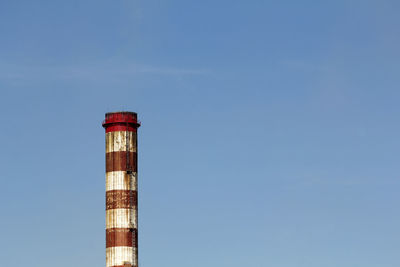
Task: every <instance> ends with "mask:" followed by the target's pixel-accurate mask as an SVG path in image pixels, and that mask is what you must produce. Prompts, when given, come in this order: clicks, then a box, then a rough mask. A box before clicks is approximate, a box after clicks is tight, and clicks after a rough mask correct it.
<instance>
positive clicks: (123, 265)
mask: <svg viewBox="0 0 400 267" xmlns="http://www.w3.org/2000/svg"><path fill="white" fill-rule="evenodd" d="M103 127H104V128H105V130H106V267H137V266H138V205H137V203H138V201H137V129H138V128H139V127H140V123H139V122H138V120H137V114H136V113H134V112H125V111H122V112H111V113H106V118H105V120H104V121H103Z"/></svg>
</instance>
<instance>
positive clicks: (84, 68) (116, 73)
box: [0, 62, 208, 84]
mask: <svg viewBox="0 0 400 267" xmlns="http://www.w3.org/2000/svg"><path fill="white" fill-rule="evenodd" d="M207 73H208V71H207V70H202V69H192V68H185V67H182V68H176V67H169V66H152V65H143V64H117V63H115V62H113V63H104V62H103V63H97V64H87V65H53V66H51V65H39V66H33V65H22V64H19V65H18V64H9V63H1V62H0V82H3V83H4V82H8V83H12V84H24V83H29V82H35V81H44V80H48V81H54V80H70V81H73V80H80V81H91V80H96V81H106V80H107V81H110V80H111V81H112V80H114V79H124V78H127V79H128V78H130V77H134V76H140V75H142V76H143V75H153V76H169V77H172V78H173V77H177V78H182V77H185V76H190V75H205V74H207Z"/></svg>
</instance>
